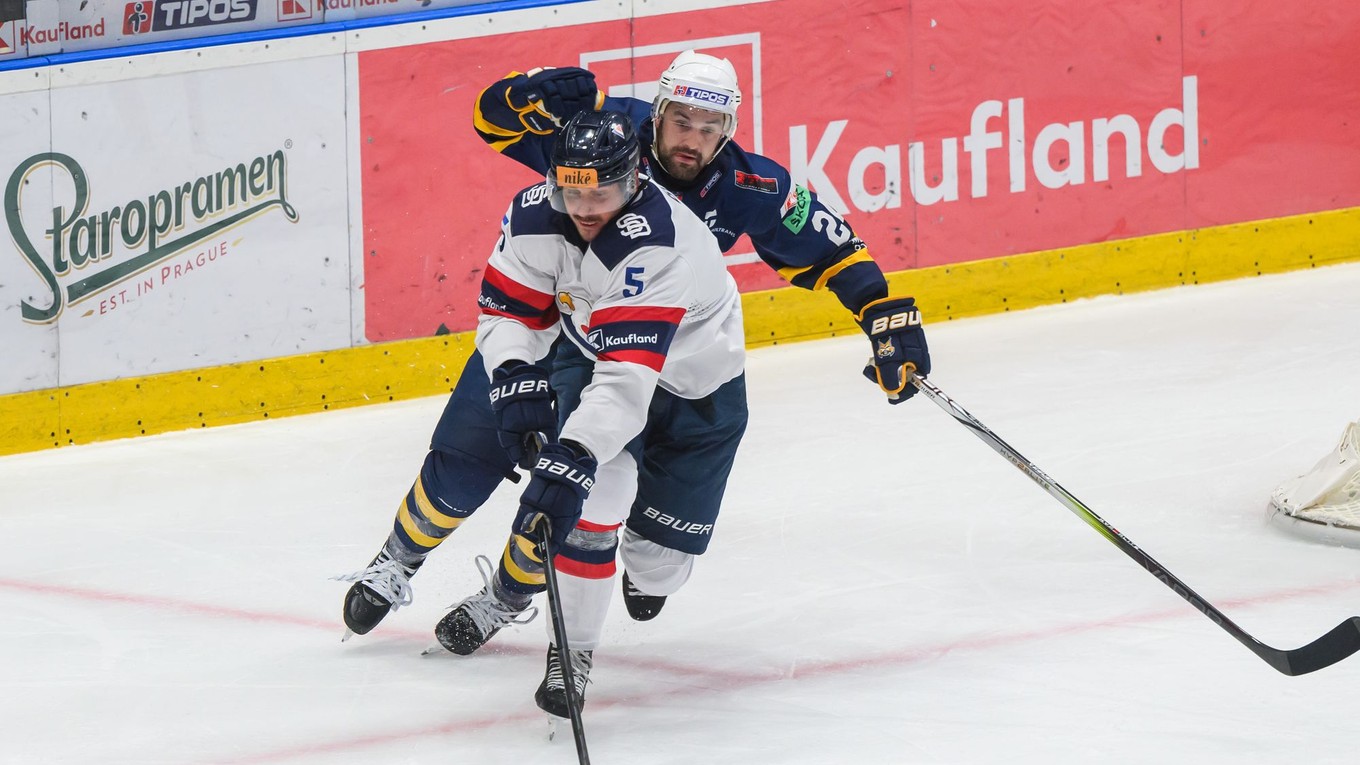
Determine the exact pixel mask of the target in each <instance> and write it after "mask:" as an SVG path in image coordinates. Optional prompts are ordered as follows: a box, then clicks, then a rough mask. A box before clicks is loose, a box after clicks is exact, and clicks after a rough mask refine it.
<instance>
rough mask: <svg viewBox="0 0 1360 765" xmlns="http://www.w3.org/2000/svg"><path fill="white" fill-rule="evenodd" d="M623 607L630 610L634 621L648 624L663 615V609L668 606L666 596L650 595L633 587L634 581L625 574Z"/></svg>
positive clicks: (629, 613)
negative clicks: (660, 614)
mask: <svg viewBox="0 0 1360 765" xmlns="http://www.w3.org/2000/svg"><path fill="white" fill-rule="evenodd" d="M623 605H624V606H626V607H627V608H628V615H629V616H631V617H633V621H638V622H646V621H651V620H652V619H655V618H656V615H657V614H659V613H661V607H662V606H664V605H666V596H665V595H648V594H647V593H645V592H643V591H642V590H639V589H638V588H637V587H635V586H633V580H632V579H629V578H628V572H627V571H625V572H623Z"/></svg>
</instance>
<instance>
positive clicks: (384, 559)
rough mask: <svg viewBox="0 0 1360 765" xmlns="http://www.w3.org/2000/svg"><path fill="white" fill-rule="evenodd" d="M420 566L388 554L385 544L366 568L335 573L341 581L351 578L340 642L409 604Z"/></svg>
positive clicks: (360, 632) (346, 595) (367, 629)
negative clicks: (348, 572)
mask: <svg viewBox="0 0 1360 765" xmlns="http://www.w3.org/2000/svg"><path fill="white" fill-rule="evenodd" d="M417 568H419V566H418V565H417V566H407V565H405V564H403V563H401V562H400V561H398V560H396V559H395V558H393V557H392V556H391V555H389V554H388V552H387V548H386V547H384V548H383V549H382V550H381V551H379V552H378V555H377V557H375V558H374V559H373V562H372V563H370V564H369V565H368V568H365V569H362V570H360V571H356V572H354V573H353V574H346V575H344V576H337V577H335V579H337V580H339V581H341V582H353V583H354V586H353V587H350V588H349V592H347V593H345V610H344V618H345V627H346V628H347V629H346V630H345V635H344V637H342V638H340V640H341V642H344V641H346V640H349V639H350V637H352V636H354V635H366V634H368V633H369V632H370V631H371V630H372V629H373V628H374V627H376V626H378V622H381V621H382V620H383V617H385V616H387V613H388V612H389V611H395V610H396V609H398V608H400V607H402V606H408V605H410V604H411V577H412V576H414V575H415V573H416V569H417Z"/></svg>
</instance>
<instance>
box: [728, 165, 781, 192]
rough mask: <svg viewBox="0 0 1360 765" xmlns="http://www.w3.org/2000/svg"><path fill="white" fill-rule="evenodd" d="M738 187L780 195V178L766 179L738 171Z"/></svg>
mask: <svg viewBox="0 0 1360 765" xmlns="http://www.w3.org/2000/svg"><path fill="white" fill-rule="evenodd" d="M737 185H738V186H740V187H742V188H743V189H755V190H756V191H759V192H763V193H765V194H778V193H779V179H778V178H765V177H763V176H760V175H756V174H755V173H743V172H742V171H740V170H738V171H737Z"/></svg>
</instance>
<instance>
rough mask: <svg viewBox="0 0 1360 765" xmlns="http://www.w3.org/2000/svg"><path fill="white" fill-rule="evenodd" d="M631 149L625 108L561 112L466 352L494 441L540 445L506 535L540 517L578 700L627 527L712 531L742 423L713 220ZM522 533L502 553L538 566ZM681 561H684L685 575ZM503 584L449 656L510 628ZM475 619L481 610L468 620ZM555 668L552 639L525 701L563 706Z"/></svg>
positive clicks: (490, 278)
mask: <svg viewBox="0 0 1360 765" xmlns="http://www.w3.org/2000/svg"><path fill="white" fill-rule="evenodd" d="M638 158H639V146H638V141H637V137H636V136H635V134H634V132H633V128H632V126H631V124H630V122H629V120H628V118H627V117H626V116H625V115H622V114H619V113H616V112H608V111H604V112H581V113H580V114H578V115H576V116H575V117H574V118H573V119H572V120H571V121H570V122H568V123H567V125H566V126H565V127H564V128H563V130H562V132H561V134H560V136H559V137H558V140H557V142H556V144H555V146H554V149H553V153H552V158H551V161H550V164H549V168H548V174H547V182H546V183H543V184H539V185H537V186H532V187H530V188H528V189H525V190H524V191H522V192H520V193H519V194H518V195H517V196H516V197H515V199H514V201H513V202H512V203H511V205H510V208H509V210H508V211H507V212H506V215H505V218H504V219H503V221H502V224H501V226H502V230H501V237H500V240H499V242H498V243H497V244H496V248H495V251H494V252H493V254H492V256H491V258H490V261H489V263H488V265H487V270H486V274H485V277H484V280H483V285H482V293H481V297H480V298H479V303H480V305H481V311H482V315H481V319H480V321H479V324H478V328H477V348H478V350H479V351H480V352H481V354H482V356H483V358H484V359H485V368H486V370H487V371H488V373H489V375H490V377H491V400H492V407H493V409H494V410H495V411H496V414H497V417H498V427H499V429H500V433H501V440H502V443H505V444H507V445H509V446H511V447H512V448H516V447H517V448H520V449H523V448H524V446H523V445H524V444H525V443H527V440H528V439H533V438H544V439H546V440H545V443H544V445H543V446H542V448H541V450H540V451H539V452H538V457H537V459H536V461H535V463H534V467H533V470H532V473H531V477H530V481H529V484H528V486H527V487H526V488H525V490H524V493H523V495H522V497H521V500H520V508H519V512H518V514H517V515H516V518H515V521H514V531H515V532H517V534H523V533H525V532H526V531H528V530H530V529H531V528H533V527H534V525H535V524H536V523H538V522H539V521H540V519H542V518H546V519H547V520H548V521H549V522H550V524H551V529H552V542H553V545H554V547H553V549H554V550H556V551H557V555H556V558H555V560H556V562H557V570H558V574H559V577H560V588H561V594H562V611H563V616H564V618H565V621H566V627H567V638H568V640H569V641H570V644H571V648H572V650H571V653H572V660H573V665H574V668H575V670H576V675H575V676H576V679H577V684H578V688H577V691H578V697H579V698H584V685H585V682H587V681H588V679H589V673H590V669H591V665H592V663H593V651H594V649H595V648H596V647H597V646H598V645H599V644H600V639H601V632H602V629H603V625H604V619H605V613H606V611H607V609H608V606H609V601H610V594H611V588H612V582H613V578H614V574H615V552H616V550H617V548H618V529H619V527H620V525H621V524H622V523H623V522H624V520H625V519H627V518H628V516H629V513H630V511H634V512H635V511H639V510H640V511H642V512H648V513H652V514H654V516H655V517H665V518H668V519H687V520H684V521H677V523H681V524H682V525H684V526H685V528H684V529H677V530H678V531H680V533H685V532H687V531H692V532H693V533H706V532H707V531H711V528H712V522H713V520H714V519H716V516H717V512H718V507H719V504H720V502H721V498H722V493H723V490H724V488H725V486H726V480H727V475H728V473H729V472H730V469H731V466H732V460H733V458H734V456H735V453H736V448H737V445H738V443H739V442H740V439H741V435H742V433H743V432H744V430H745V426H746V418H747V413H746V395H745V377H744V374H743V368H744V364H745V343H744V337H743V329H742V321H741V303H740V299H739V296H738V292H737V287H736V284H735V282H734V281H733V280H732V277H731V276H730V275H729V274H728V272H727V270H726V268H725V267H724V265H723V260H722V256H721V252H720V251H719V249H718V243H717V240H716V239H714V237H713V235H712V234H711V233H710V232H709V230H708V228H707V227H706V226H705V225H704V223H703V222H702V221H700V220H699V219H698V218H697V217H695V215H694V214H693V213H691V212H690V211H689V210H688V209H687V208H685V207H684V206H683V205H682V204H680V203H679V202H678V200H676V199H675V198H674V197H673V196H672V195H670V194H669V193H668V192H666V191H664V190H662V189H661V188H660V187H658V186H656V185H655V184H652V183H650V182H649V180H648V179H647V178H646V176H642V175H640V174H639V172H638ZM559 334H561V335H565V338H566V339H567V340H569V341H570V342H569V343H568V342H564V343H562V344H561V346H560V347H559V348H558V350H557V354H556V359H555V361H554V362H553V368H552V370H551V373H549V371H548V370H546V369H544V368H542V367H540V366H538V365H535V364H534V363H533V361H534V360H536V359H541V358H543V357H545V356H546V355H547V354H548V351H549V349H550V346H551V345H552V344H553V342H554V341H555V340H557V338H558V337H559ZM554 397H555V399H556V407H557V408H556V414H554V410H553V403H552V402H553V398H554ZM554 418H556V420H557V421H559V422H560V429H558V428H556V427H554ZM554 431H556V432H554ZM644 454H645V460H644V458H643V455H644ZM639 471H641V472H642V473H643V480H639ZM696 519H697V520H696ZM672 525H674V524H672ZM705 526H706V527H707V528H705ZM690 527H694V528H692V529H691V528H690ZM520 539H523V537H522V536H515V537H513V539H512V543H511V545H510V547H509V548H508V549H507V553H506V554H507V555H515V554H520V555H524V556H527V559H526V560H524V561H522V563H524V565H525V566H526V567H529V568H535V569H536V568H539V566H537V565H535V564H537V563H540V562H539V561H537V560H536V559H534V557H533V555H534V554H533V550H532V548H527V547H525V546H517V545H516V543H515V540H520ZM628 554H629V551H625V556H626V555H628ZM632 554H634V555H641V556H652V557H655V558H656V560H648V561H641V563H643V564H644V567H646V568H649V569H654V570H655V569H665V568H666V566H667V565H668V563H669V561H668V560H666V557H667V556H668V555H676V556H680V557H685V556H682V555H681V554H679V553H676V552H675V551H669V550H666V549H665V548H662V547H659V546H657V545H654V544H650V545H643V546H641V547H640V548H638V549H636V550H633V551H632ZM691 561H692V556H688V559H687V560H685V561H684V562H683V563H682V564H681V565H682V566H683V568H684V570H683V572H681V573H683V576H685V577H687V576H688V566H689V565H692V564H691ZM505 595H506V593H504V592H499V591H498V590H497V588H496V587H495V580H494V579H489V580H488V582H487V586H486V587H485V588H484V589H483V590H482V592H480V593H478V594H477V595H474V596H473V597H472V598H469V599H468V601H465V605H467V604H468V603H469V602H471V605H472V607H470V608H460V609H458V612H460V613H463V614H464V615H467V616H468V619H466V620H465V621H464V623H462V624H461V625H455V626H458V627H459V628H460V629H462V630H464V632H465V633H466V634H465V635H463V636H460V635H459V634H454V635H445V636H441V642H445V640H446V638H447V641H448V643H449V644H451V646H450V647H452V648H454V649H455V650H457V649H458V648H459V645H460V644H459V640H460V639H461V638H462V637H466V638H467V640H468V642H467V644H466V646H465V647H466V648H467V649H468V650H467V651H462V650H458V652H460V653H462V652H471V651H472V650H475V649H476V648H477V647H478V646H480V645H481V644H482V643H484V642H485V640H486V639H487V638H489V637H490V634H488V632H491V633H494V630H495V629H498V628H499V626H500V625H501V624H503V623H504V621H503V620H498V619H497V618H496V617H497V613H496V611H497V609H500V610H502V611H504V610H506V609H510V610H512V611H521V610H523V608H524V607H525V606H527V602H519V603H515V602H511V603H509V604H507V603H505V602H504V596H505ZM479 615H480V616H482V617H483V618H484V619H488V618H489V619H490V621H489V622H488V623H487V624H480V625H479V624H477V623H475V621H476V617H477V616H479ZM488 615H489V616H488ZM502 615H503V614H502ZM485 627H490V628H491V629H490V630H486V629H483V628H485ZM560 661H561V657H560V656H559V655H558V653H557V649H556V647H555V646H552V645H550V646H549V649H548V663H547V669H546V672H545V676H544V679H543V682H542V683H541V684H540V686H539V689H538V692H537V693H536V694H535V700H536V701H537V703H538V705H539V706H540V707H541V708H543V709H544V710H546V711H548V712H549V713H551V714H555V715H558V716H561V717H566V716H568V709H567V700H566V698H567V697H566V692H565V687H564V685H563V681H562V671H561V665H560Z"/></svg>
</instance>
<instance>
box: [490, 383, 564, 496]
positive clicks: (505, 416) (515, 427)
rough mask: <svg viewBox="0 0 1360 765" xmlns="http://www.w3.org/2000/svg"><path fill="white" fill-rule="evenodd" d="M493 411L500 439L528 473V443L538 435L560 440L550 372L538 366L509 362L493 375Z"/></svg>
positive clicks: (516, 462)
mask: <svg viewBox="0 0 1360 765" xmlns="http://www.w3.org/2000/svg"><path fill="white" fill-rule="evenodd" d="M491 409H492V411H494V412H495V413H496V437H497V439H498V440H499V441H500V442H501V447H502V448H503V449H505V453H506V454H507V455H509V456H510V460H511V461H512V462H514V463H515V464H516V465H519V466H520V467H522V468H525V469H526V470H527V469H528V468H529V456H530V455H529V454H528V452H527V450H526V448H525V443H526V442H527V441H528V439H529V438H530V437H531V436H533V435H534V434H536V433H537V434H541V437H542V438H543V439H556V438H557V413H556V412H554V411H553V393H552V387H551V386H549V385H548V371H547V370H546V369H544V368H543V367H540V366H538V365H537V364H526V363H524V362H523V361H507V362H505V363H504V364H501V365H500V366H499V367H496V369H495V370H494V371H492V373H491Z"/></svg>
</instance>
